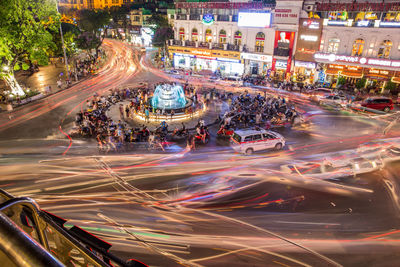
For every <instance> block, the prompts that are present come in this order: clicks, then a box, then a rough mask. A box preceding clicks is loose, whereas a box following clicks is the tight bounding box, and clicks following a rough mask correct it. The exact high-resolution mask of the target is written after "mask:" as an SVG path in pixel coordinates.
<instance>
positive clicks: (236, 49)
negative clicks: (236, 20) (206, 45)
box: [227, 44, 240, 51]
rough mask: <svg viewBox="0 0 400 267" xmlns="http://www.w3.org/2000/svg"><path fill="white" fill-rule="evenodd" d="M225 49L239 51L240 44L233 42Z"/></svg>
mask: <svg viewBox="0 0 400 267" xmlns="http://www.w3.org/2000/svg"><path fill="white" fill-rule="evenodd" d="M227 50H230V51H240V46H238V45H233V44H228V47H227Z"/></svg>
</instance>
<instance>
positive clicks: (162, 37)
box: [146, 13, 174, 47]
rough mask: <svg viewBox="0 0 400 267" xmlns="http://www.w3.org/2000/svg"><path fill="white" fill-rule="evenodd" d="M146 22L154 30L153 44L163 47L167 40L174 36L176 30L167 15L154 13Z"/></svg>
mask: <svg viewBox="0 0 400 267" xmlns="http://www.w3.org/2000/svg"><path fill="white" fill-rule="evenodd" d="M146 23H147V24H148V25H149V26H150V27H151V28H152V29H153V30H154V36H153V45H154V46H156V47H163V46H165V43H166V41H167V40H169V39H172V38H173V37H174V31H173V30H172V27H171V25H169V23H168V19H167V17H166V16H164V15H161V14H157V13H153V15H152V16H151V17H150V18H148V19H147V21H146Z"/></svg>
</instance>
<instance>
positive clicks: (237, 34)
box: [234, 31, 242, 45]
mask: <svg viewBox="0 0 400 267" xmlns="http://www.w3.org/2000/svg"><path fill="white" fill-rule="evenodd" d="M234 43H235V45H241V44H242V33H241V32H240V31H237V32H235V36H234Z"/></svg>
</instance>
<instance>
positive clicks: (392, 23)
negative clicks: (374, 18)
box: [379, 21, 400, 28]
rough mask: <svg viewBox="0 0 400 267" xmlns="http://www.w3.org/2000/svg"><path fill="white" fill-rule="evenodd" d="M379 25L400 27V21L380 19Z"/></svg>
mask: <svg viewBox="0 0 400 267" xmlns="http://www.w3.org/2000/svg"><path fill="white" fill-rule="evenodd" d="M379 27H387V28H390V27H392V28H397V27H400V22H398V21H380V22H379Z"/></svg>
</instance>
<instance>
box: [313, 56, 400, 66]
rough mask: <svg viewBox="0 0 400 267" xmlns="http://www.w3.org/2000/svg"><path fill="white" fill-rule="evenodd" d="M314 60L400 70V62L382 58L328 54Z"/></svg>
mask: <svg viewBox="0 0 400 267" xmlns="http://www.w3.org/2000/svg"><path fill="white" fill-rule="evenodd" d="M314 58H315V59H316V60H320V61H329V62H346V63H354V64H360V65H374V66H381V67H391V68H400V60H389V59H380V58H366V57H357V56H346V55H335V54H327V53H316V54H314Z"/></svg>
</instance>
